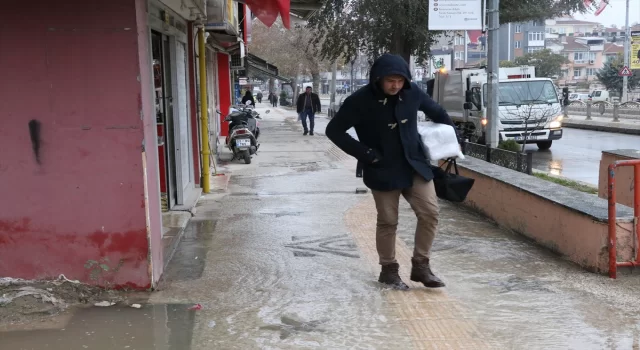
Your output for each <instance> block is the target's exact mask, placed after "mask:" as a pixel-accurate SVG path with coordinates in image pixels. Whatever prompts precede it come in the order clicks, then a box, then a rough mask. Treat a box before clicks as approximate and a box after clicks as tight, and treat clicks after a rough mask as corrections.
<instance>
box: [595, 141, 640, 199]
mask: <svg viewBox="0 0 640 350" xmlns="http://www.w3.org/2000/svg"><path fill="white" fill-rule="evenodd" d="M631 159H640V150H635V149H619V150H613V151H602V157H601V158H600V177H599V178H598V197H600V198H605V199H606V198H608V196H609V188H608V187H609V177H608V172H609V165H611V164H613V163H614V162H616V161H618V160H631ZM615 179H616V202H617V203H620V204H623V205H626V206H629V207H633V167H620V168H618V169H616V177H615Z"/></svg>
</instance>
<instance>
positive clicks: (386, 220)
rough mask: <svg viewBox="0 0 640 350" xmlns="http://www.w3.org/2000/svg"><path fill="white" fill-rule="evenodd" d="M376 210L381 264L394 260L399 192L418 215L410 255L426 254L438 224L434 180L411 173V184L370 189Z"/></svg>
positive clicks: (422, 257)
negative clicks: (398, 188)
mask: <svg viewBox="0 0 640 350" xmlns="http://www.w3.org/2000/svg"><path fill="white" fill-rule="evenodd" d="M372 192H373V199H374V200H375V202H376V208H377V210H378V222H377V225H376V248H377V249H378V256H379V257H380V264H381V265H386V264H391V263H395V262H397V261H396V231H397V229H398V206H399V204H400V195H401V194H402V196H404V198H405V199H406V200H407V202H409V205H411V208H412V209H413V211H414V212H415V214H416V217H417V218H418V225H417V226H416V234H415V248H414V250H413V257H414V258H418V259H424V258H429V254H430V252H431V245H432V244H433V239H434V238H435V236H436V228H437V226H438V197H437V196H436V190H435V187H434V185H433V181H426V180H425V179H424V178H423V177H422V176H420V175H417V174H416V175H414V177H413V187H411V188H406V189H404V190H394V191H372Z"/></svg>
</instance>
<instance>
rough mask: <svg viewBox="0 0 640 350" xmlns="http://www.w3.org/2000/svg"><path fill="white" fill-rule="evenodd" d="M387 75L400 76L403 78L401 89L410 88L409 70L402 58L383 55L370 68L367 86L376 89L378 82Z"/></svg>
mask: <svg viewBox="0 0 640 350" xmlns="http://www.w3.org/2000/svg"><path fill="white" fill-rule="evenodd" d="M389 75H401V76H403V77H404V79H405V82H404V87H403V89H410V88H411V69H409V64H407V61H405V60H404V58H402V56H398V55H392V54H388V53H385V54H384V55H382V56H380V57H378V58H377V59H376V60H375V61H374V62H373V66H371V72H370V73H369V84H370V85H372V86H373V87H374V88H376V89H377V88H378V85H377V83H378V81H379V80H380V79H382V78H384V77H386V76H389Z"/></svg>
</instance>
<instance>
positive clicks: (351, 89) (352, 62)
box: [349, 58, 356, 93]
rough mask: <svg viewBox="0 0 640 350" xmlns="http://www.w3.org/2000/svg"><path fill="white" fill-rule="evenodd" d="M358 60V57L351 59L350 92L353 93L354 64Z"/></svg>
mask: <svg viewBox="0 0 640 350" xmlns="http://www.w3.org/2000/svg"><path fill="white" fill-rule="evenodd" d="M355 62H356V58H354V59H353V60H352V61H351V86H349V92H350V93H353V64H354V63H355Z"/></svg>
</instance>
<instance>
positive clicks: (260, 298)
mask: <svg viewBox="0 0 640 350" xmlns="http://www.w3.org/2000/svg"><path fill="white" fill-rule="evenodd" d="M264 105H266V104H264ZM262 115H263V116H264V115H265V114H264V113H263V114H262ZM318 118H319V119H320V120H319V121H318V123H317V126H318V127H319V128H318V129H317V133H316V136H303V135H302V129H301V127H300V126H299V125H298V123H297V121H296V116H295V113H293V112H291V111H288V110H285V109H282V108H278V109H275V110H272V113H270V114H268V115H267V116H266V117H265V118H264V120H262V121H261V136H260V138H261V144H262V145H261V147H260V152H259V153H258V155H257V156H255V157H254V158H253V162H252V164H249V165H246V164H244V163H242V162H240V161H233V162H223V163H222V164H221V168H222V169H223V172H225V173H227V174H231V178H230V182H229V185H228V188H227V189H226V190H223V191H222V190H220V191H216V192H215V193H212V194H208V195H205V196H204V197H203V198H201V200H200V202H199V204H198V207H197V213H196V215H195V217H194V218H193V219H192V220H191V222H190V224H189V226H188V227H187V230H186V232H185V237H184V239H183V241H182V242H181V243H180V246H179V247H178V250H177V252H176V254H175V255H174V257H173V260H172V262H171V264H170V265H169V270H168V271H166V273H165V277H164V281H163V282H162V284H161V289H160V290H159V291H156V292H154V293H152V294H151V295H150V296H149V299H148V301H146V302H145V303H143V305H142V307H141V308H140V309H137V308H132V307H122V306H119V305H115V306H114V307H110V308H109V307H108V308H91V309H86V310H81V311H80V312H78V313H76V314H73V315H70V316H69V318H67V319H65V320H60V322H58V323H57V324H51V325H49V327H48V329H46V330H38V331H33V330H31V331H29V330H26V331H21V332H16V331H13V332H5V333H0V344H1V345H2V346H0V348H5V347H6V348H7V349H125V348H126V349H198V350H200V349H203V350H204V349H474V350H476V349H545V350H546V349H580V350H582V349H639V347H638V341H639V338H640V332H639V328H640V327H639V323H638V322H639V320H640V316H639V315H640V301H639V300H638V297H637V292H638V290H640V289H639V288H640V279H638V278H637V276H624V277H622V278H620V279H618V280H615V281H614V280H610V279H608V278H606V277H605V276H600V275H595V274H591V273H588V272H584V271H582V270H580V269H579V268H577V267H576V266H574V265H572V264H570V263H568V262H565V261H563V260H562V259H560V258H558V257H557V256H554V255H552V254H551V253H548V252H547V251H545V250H542V249H540V248H537V247H536V246H535V245H533V243H530V242H528V241H526V240H524V239H522V238H521V237H520V236H518V235H515V234H512V233H510V232H506V231H504V230H501V229H499V228H498V227H497V226H496V225H494V224H493V223H491V222H489V221H488V220H487V219H485V218H483V217H481V216H478V215H476V214H475V213H473V212H470V211H467V210H466V209H464V208H461V207H459V206H456V205H452V204H450V203H446V202H441V218H440V225H439V235H438V236H437V238H436V241H435V244H434V251H433V254H432V255H433V256H432V263H433V267H434V270H435V271H436V273H437V274H438V275H439V276H440V277H441V278H442V279H443V280H444V281H445V283H446V284H447V287H446V288H443V289H438V290H430V289H427V288H424V287H423V286H421V285H418V284H415V283H409V282H410V281H409V277H408V273H409V270H410V267H411V265H410V256H411V252H412V249H413V232H414V229H415V221H416V220H415V217H414V216H413V212H412V211H411V209H410V208H409V206H408V205H407V204H406V203H404V202H402V205H401V214H400V216H401V217H400V226H399V239H398V242H397V255H398V260H399V262H400V265H401V275H402V276H403V279H404V280H405V282H407V283H409V285H410V287H411V290H409V291H407V292H403V291H394V290H390V289H387V288H385V287H383V286H382V285H380V284H379V283H377V282H376V280H377V277H378V273H379V265H378V264H377V254H376V250H375V218H376V212H375V206H374V203H373V199H372V198H371V194H370V193H366V194H358V193H356V189H357V188H363V187H364V185H363V184H362V181H361V179H358V178H356V177H355V161H354V160H352V159H351V158H350V157H349V156H347V155H345V154H344V153H343V152H341V151H340V150H339V149H337V148H335V147H334V146H333V145H332V144H331V143H330V142H329V141H328V139H327V138H326V137H325V136H323V135H324V132H323V130H322V128H323V126H324V125H326V120H322V118H323V117H321V116H319V117H318ZM221 157H222V158H223V159H230V158H231V156H230V154H229V153H228V152H226V150H225V152H224V153H223V154H222V155H221ZM541 219H542V218H541ZM134 333H136V334H134ZM131 337H135V338H133V339H132V338H131ZM25 344H26V345H25ZM38 344H39V345H40V346H38ZM44 344H46V346H44Z"/></svg>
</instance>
